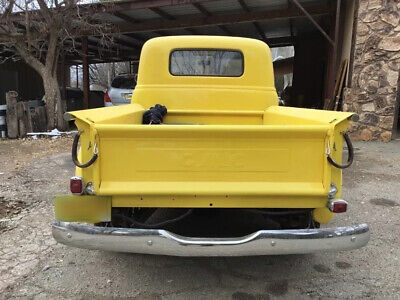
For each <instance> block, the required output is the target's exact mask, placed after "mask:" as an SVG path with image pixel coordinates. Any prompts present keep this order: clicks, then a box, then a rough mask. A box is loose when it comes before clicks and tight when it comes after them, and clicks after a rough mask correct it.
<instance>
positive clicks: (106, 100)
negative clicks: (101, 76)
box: [104, 92, 111, 103]
mask: <svg viewBox="0 0 400 300" xmlns="http://www.w3.org/2000/svg"><path fill="white" fill-rule="evenodd" d="M104 102H108V103H111V98H110V96H108V92H106V93H105V94H104Z"/></svg>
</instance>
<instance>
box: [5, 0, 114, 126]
mask: <svg viewBox="0 0 400 300" xmlns="http://www.w3.org/2000/svg"><path fill="white" fill-rule="evenodd" d="M82 3H88V1H87V0H86V1H85V0H0V13H1V18H0V46H2V47H3V51H10V52H12V53H14V56H18V57H20V58H22V59H23V60H24V61H25V62H26V63H27V64H28V65H29V66H31V67H32V68H33V69H35V70H36V71H37V72H38V73H39V74H40V76H41V77H42V79H43V86H44V91H45V100H46V107H47V122H48V129H52V128H54V127H56V126H57V127H58V128H60V129H64V128H63V127H64V126H65V122H64V121H63V113H64V111H65V108H64V104H63V102H62V99H61V93H60V88H59V84H58V81H57V66H58V63H59V59H60V57H61V56H62V55H68V53H69V52H74V51H76V50H77V49H79V46H80V45H79V42H78V41H77V37H79V36H80V35H83V34H87V33H89V32H90V33H92V34H95V35H99V36H103V34H102V33H103V32H104V31H105V28H106V27H107V26H106V25H105V24H104V23H102V22H100V21H99V20H98V19H96V18H95V17H96V16H95V14H93V11H91V10H90V9H87V7H85V9H83V7H82V6H80V4H82ZM63 51H64V52H63ZM27 84H29V83H27Z"/></svg>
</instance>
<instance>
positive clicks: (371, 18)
mask: <svg viewBox="0 0 400 300" xmlns="http://www.w3.org/2000/svg"><path fill="white" fill-rule="evenodd" d="M378 17H379V14H378V12H377V11H367V12H364V13H361V14H360V18H361V20H362V21H363V22H365V23H371V22H375V21H376V20H378Z"/></svg>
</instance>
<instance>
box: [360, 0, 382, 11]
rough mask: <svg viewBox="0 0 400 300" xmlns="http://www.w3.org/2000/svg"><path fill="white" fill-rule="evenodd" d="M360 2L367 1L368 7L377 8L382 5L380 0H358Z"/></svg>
mask: <svg viewBox="0 0 400 300" xmlns="http://www.w3.org/2000/svg"><path fill="white" fill-rule="evenodd" d="M360 2H368V9H378V8H381V7H382V0H369V1H365V0H364V1H360Z"/></svg>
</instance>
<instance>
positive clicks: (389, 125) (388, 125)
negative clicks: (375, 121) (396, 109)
mask: <svg viewBox="0 0 400 300" xmlns="http://www.w3.org/2000/svg"><path fill="white" fill-rule="evenodd" d="M393 123H394V116H387V117H381V118H380V122H379V127H381V128H383V129H386V130H390V131H391V130H392V129H393Z"/></svg>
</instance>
